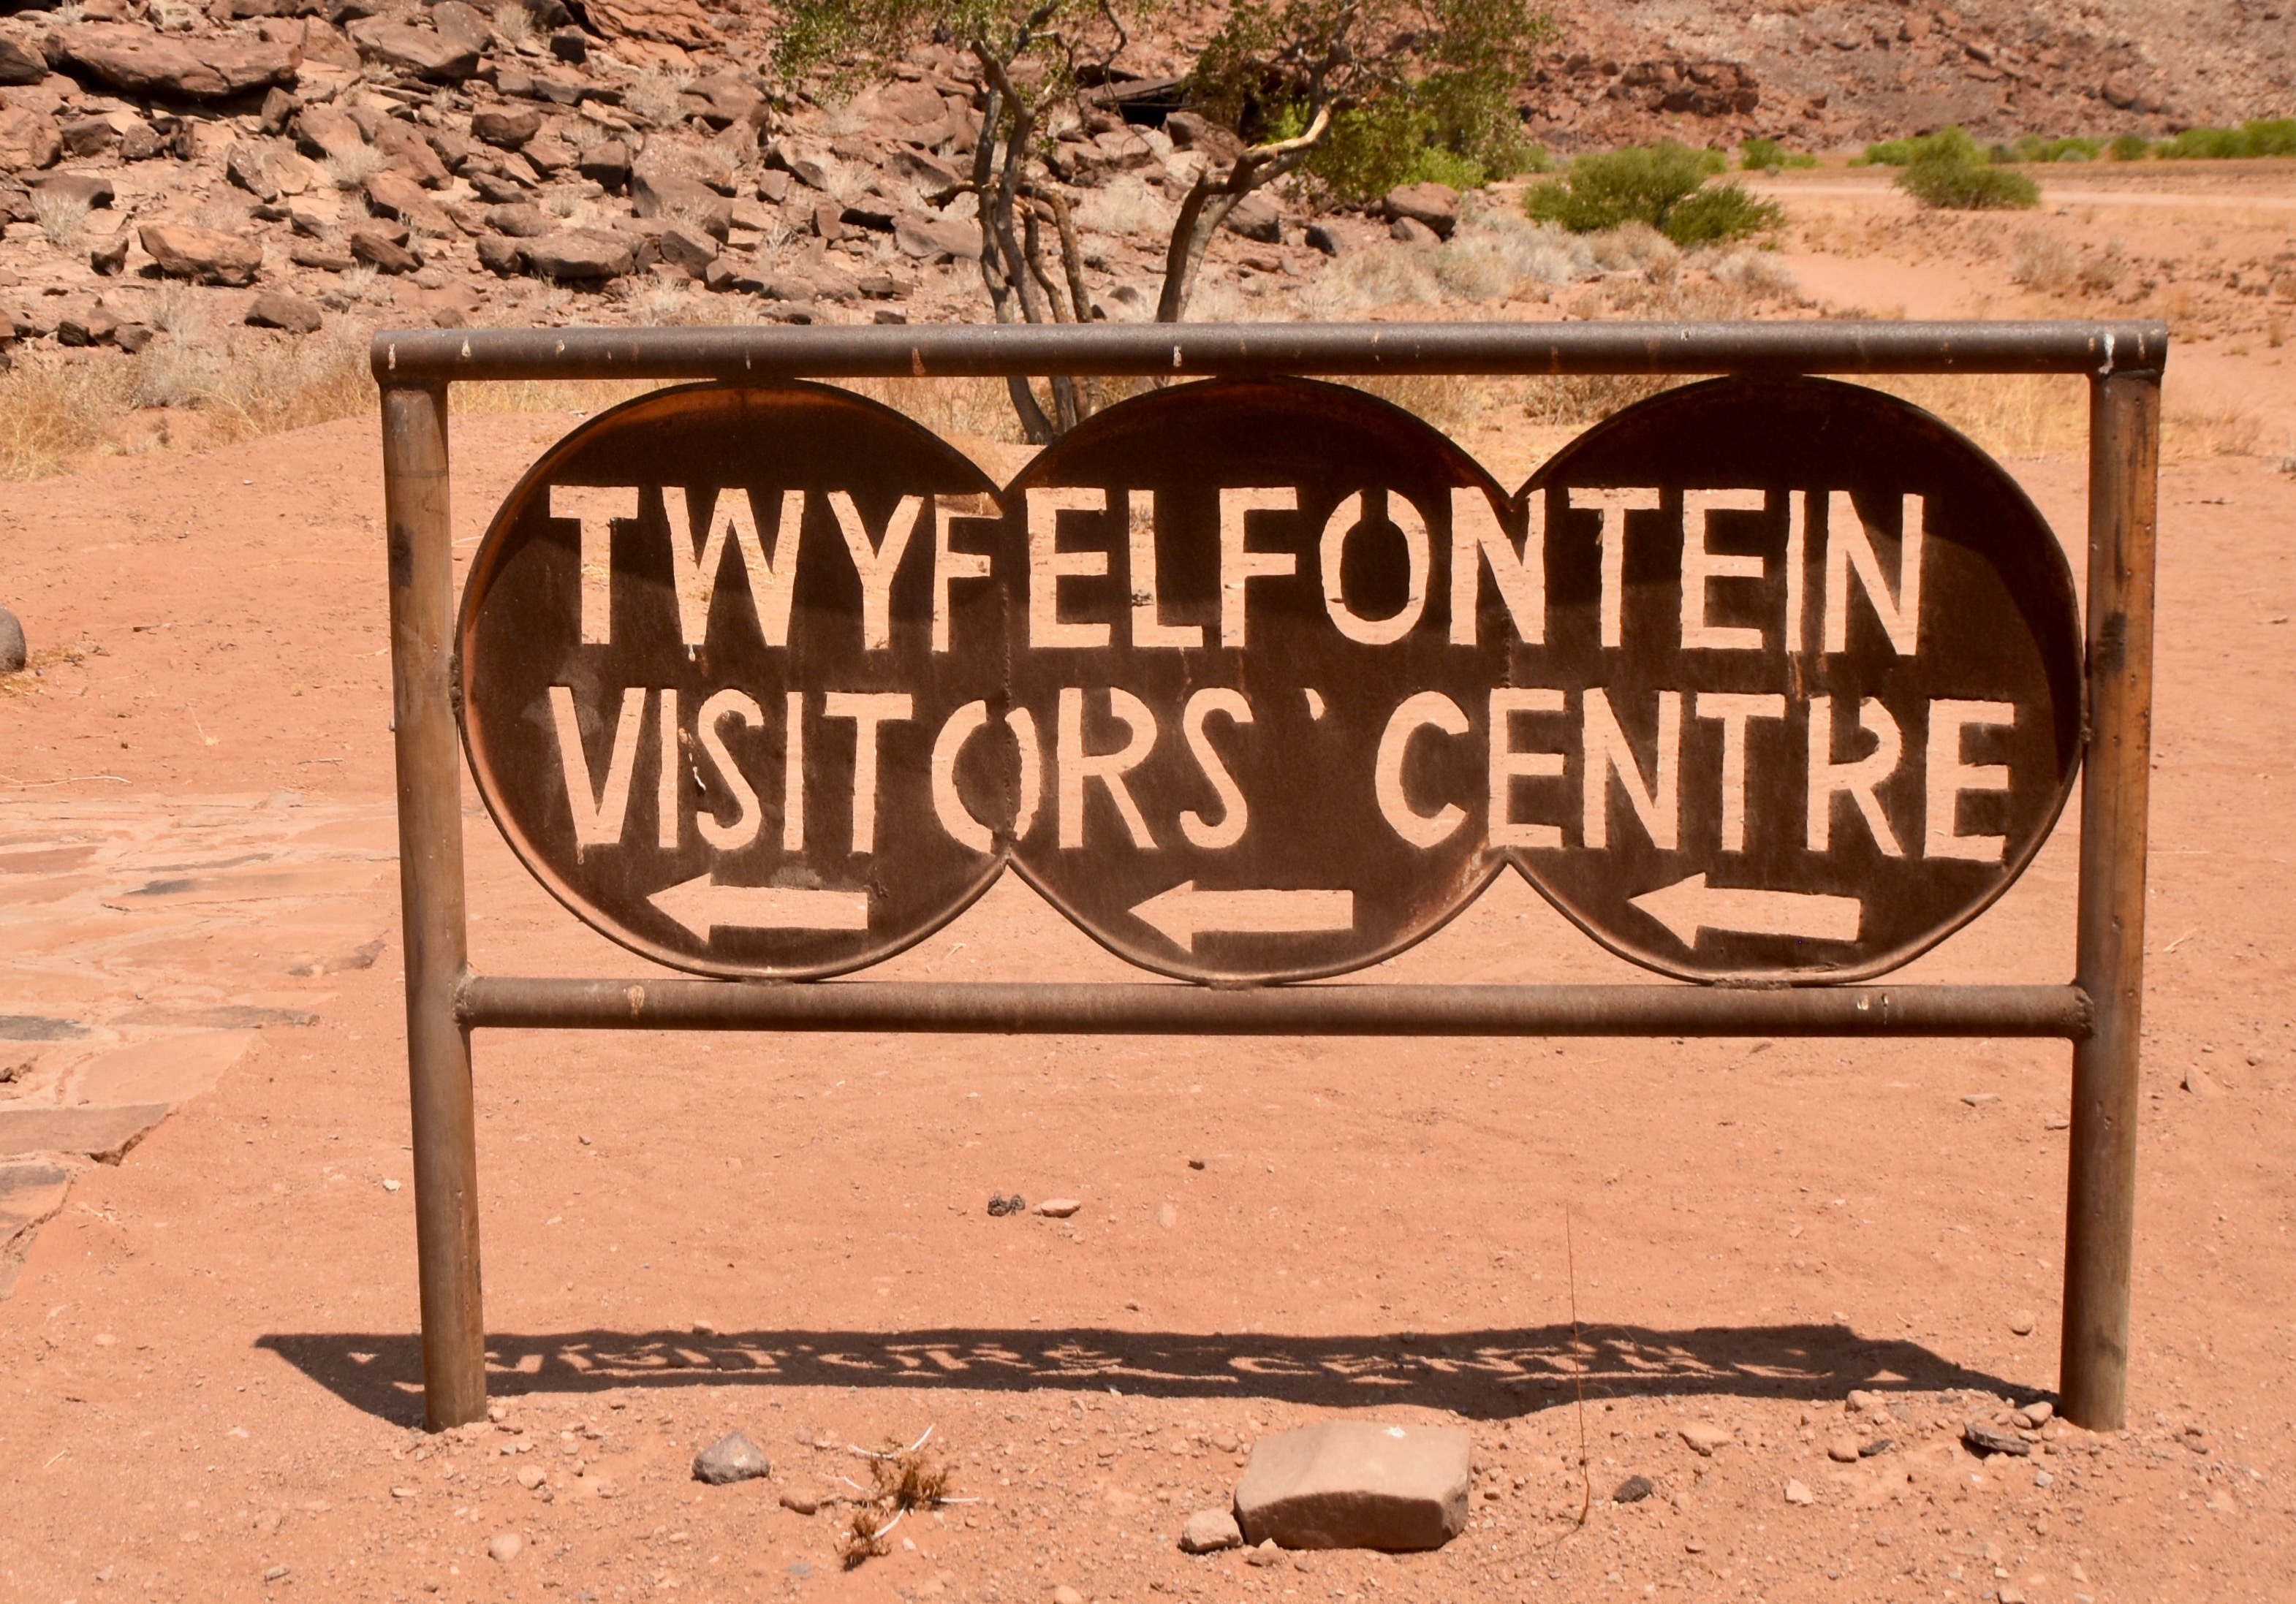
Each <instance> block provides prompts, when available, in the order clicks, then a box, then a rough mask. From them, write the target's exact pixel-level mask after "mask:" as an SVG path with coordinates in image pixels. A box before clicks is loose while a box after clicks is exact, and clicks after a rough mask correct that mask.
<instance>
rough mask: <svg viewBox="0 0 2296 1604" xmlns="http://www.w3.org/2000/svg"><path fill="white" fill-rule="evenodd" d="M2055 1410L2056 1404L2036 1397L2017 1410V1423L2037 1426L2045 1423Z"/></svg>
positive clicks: (2052, 1416)
mask: <svg viewBox="0 0 2296 1604" xmlns="http://www.w3.org/2000/svg"><path fill="white" fill-rule="evenodd" d="M2056 1412H2057V1406H2056V1405H2055V1404H2052V1403H2050V1402H2049V1401H2048V1400H2047V1399H2046V1398H2036V1399H2034V1400H2033V1401H2032V1402H2031V1403H2030V1404H2026V1405H2025V1407H2024V1408H2022V1409H2021V1410H2019V1411H2018V1412H2017V1424H2019V1425H2020V1426H2030V1427H2034V1428H2039V1427H2043V1426H2046V1425H2047V1424H2048V1423H2049V1421H2050V1420H2052V1419H2054V1417H2055V1415H2056Z"/></svg>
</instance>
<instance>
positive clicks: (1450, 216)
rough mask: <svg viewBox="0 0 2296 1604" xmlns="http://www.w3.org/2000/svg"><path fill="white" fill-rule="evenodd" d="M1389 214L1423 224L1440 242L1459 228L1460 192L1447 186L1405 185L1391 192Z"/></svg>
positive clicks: (1402, 219)
mask: <svg viewBox="0 0 2296 1604" xmlns="http://www.w3.org/2000/svg"><path fill="white" fill-rule="evenodd" d="M1386 209H1387V215H1388V216H1389V217H1392V218H1394V219H1395V220H1396V221H1398V222H1406V221H1408V222H1413V223H1417V224H1419V225H1422V226H1423V227H1424V228H1425V229H1426V230H1427V231H1428V232H1429V233H1432V234H1434V235H1436V236H1437V237H1439V238H1440V239H1446V240H1447V239H1449V238H1450V237H1451V231H1452V230H1453V229H1455V228H1456V227H1458V225H1459V192H1458V191H1457V190H1455V189H1453V188H1452V187H1451V186H1450V185H1449V184H1398V186H1396V187H1395V188H1394V189H1391V190H1390V191H1388V192H1387V201H1386Z"/></svg>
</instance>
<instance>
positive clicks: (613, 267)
mask: <svg viewBox="0 0 2296 1604" xmlns="http://www.w3.org/2000/svg"><path fill="white" fill-rule="evenodd" d="M526 261H527V266H528V267H529V269H531V270H532V271H533V273H534V274H535V275H536V276H537V278H546V279H560V280H575V281H592V280H597V279H610V278H619V277H620V276H621V275H622V274H626V273H629V272H631V271H633V270H634V269H635V267H636V266H637V247H636V246H635V244H633V243H632V242H631V241H630V240H629V239H628V238H627V236H625V235H622V234H619V233H608V232H607V231H605V230H603V229H597V228H570V229H567V230H566V231H565V232H563V233H553V234H548V235H545V236H544V237H543V238H541V239H539V240H536V241H531V242H530V243H529V245H528V246H527V248H526Z"/></svg>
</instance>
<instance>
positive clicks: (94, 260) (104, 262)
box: [87, 228, 127, 278]
mask: <svg viewBox="0 0 2296 1604" xmlns="http://www.w3.org/2000/svg"><path fill="white" fill-rule="evenodd" d="M87 265H88V266H90V267H92V268H94V270H95V271H96V272H97V273H99V274H102V275H103V276H104V277H105V278H118V277H119V275H120V274H123V273H125V272H127V230H126V229H124V228H123V229H121V230H120V231H119V233H116V234H114V235H112V236H111V239H110V240H109V241H105V242H104V243H103V244H101V245H96V246H93V247H91V248H90V249H89V250H88V253H87Z"/></svg>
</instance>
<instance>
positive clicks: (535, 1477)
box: [518, 1465, 550, 1493]
mask: <svg viewBox="0 0 2296 1604" xmlns="http://www.w3.org/2000/svg"><path fill="white" fill-rule="evenodd" d="M549 1479H550V1477H548V1476H547V1475H546V1474H545V1473H544V1471H543V1469H542V1467H541V1466H539V1465H521V1466H520V1467H519V1468H518V1485H520V1486H521V1487H524V1488H525V1489H526V1490H527V1491H528V1492H529V1493H531V1492H533V1491H534V1490H535V1489H536V1488H537V1487H539V1486H541V1485H543V1484H544V1483H545V1482H547V1481H548V1480H549Z"/></svg>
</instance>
